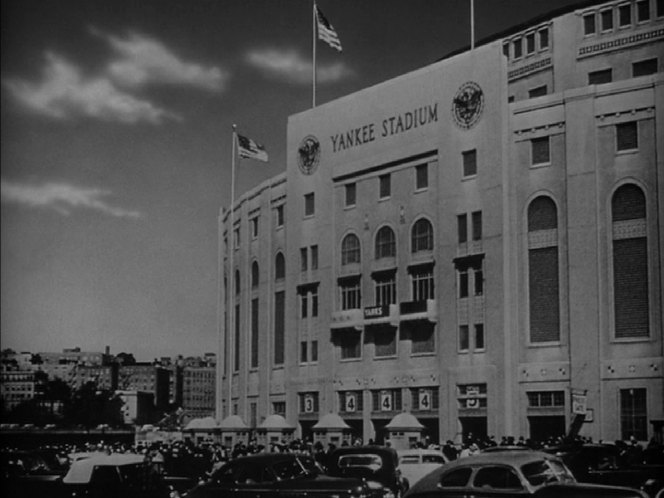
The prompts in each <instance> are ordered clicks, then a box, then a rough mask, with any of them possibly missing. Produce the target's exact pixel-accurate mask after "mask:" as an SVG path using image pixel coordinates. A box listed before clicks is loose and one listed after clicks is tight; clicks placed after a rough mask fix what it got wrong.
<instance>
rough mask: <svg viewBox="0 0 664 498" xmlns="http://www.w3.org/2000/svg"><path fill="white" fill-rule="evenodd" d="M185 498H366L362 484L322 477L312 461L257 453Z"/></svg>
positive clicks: (229, 466) (236, 462)
mask: <svg viewBox="0 0 664 498" xmlns="http://www.w3.org/2000/svg"><path fill="white" fill-rule="evenodd" d="M182 496H183V497H186V498H213V497H214V498H219V497H222V496H223V497H225V498H226V497H227V498H270V497H290V496H310V497H315V498H333V497H336V498H369V497H370V496H372V495H371V492H370V490H369V488H368V486H367V484H366V483H365V482H363V481H362V480H361V479H357V478H337V477H330V476H326V475H324V474H323V473H322V470H321V468H320V467H319V466H318V464H317V463H316V462H315V460H314V459H313V458H312V457H310V456H308V455H298V454H294V453H261V454H257V455H251V456H245V457H240V458H237V459H235V460H233V461H231V462H229V463H227V464H226V465H224V466H222V467H220V468H219V469H218V470H216V471H215V472H214V473H213V474H212V476H211V477H210V478H209V479H207V480H206V481H205V482H203V483H200V484H198V485H197V486H195V487H194V488H192V489H191V490H189V491H187V492H186V493H184V494H183V495H182Z"/></svg>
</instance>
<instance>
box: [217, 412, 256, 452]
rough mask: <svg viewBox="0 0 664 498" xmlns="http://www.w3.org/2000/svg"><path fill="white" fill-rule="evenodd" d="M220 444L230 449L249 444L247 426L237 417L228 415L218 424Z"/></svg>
mask: <svg viewBox="0 0 664 498" xmlns="http://www.w3.org/2000/svg"><path fill="white" fill-rule="evenodd" d="M219 430H220V432H221V444H223V445H224V446H225V447H226V448H232V447H233V446H235V445H236V444H238V443H243V444H245V445H246V444H249V426H247V424H245V423H244V420H242V419H241V418H240V417H239V416H238V415H229V416H228V417H226V418H225V419H224V420H222V421H221V423H220V424H219Z"/></svg>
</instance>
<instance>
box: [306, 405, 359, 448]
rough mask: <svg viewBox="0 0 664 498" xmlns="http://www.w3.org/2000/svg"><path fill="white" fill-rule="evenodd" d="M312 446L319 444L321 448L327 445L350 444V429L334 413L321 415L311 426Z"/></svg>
mask: <svg viewBox="0 0 664 498" xmlns="http://www.w3.org/2000/svg"><path fill="white" fill-rule="evenodd" d="M313 433H314V444H315V443H321V444H322V445H323V447H327V445H328V444H333V445H335V446H337V447H338V446H341V445H342V444H344V442H345V443H347V444H350V442H351V437H352V436H351V433H352V429H351V427H350V425H348V424H347V423H346V422H344V420H343V419H342V418H341V417H340V416H339V415H338V414H336V413H328V414H327V415H323V416H322V417H321V419H320V420H319V421H318V422H317V423H316V424H315V425H314V426H313Z"/></svg>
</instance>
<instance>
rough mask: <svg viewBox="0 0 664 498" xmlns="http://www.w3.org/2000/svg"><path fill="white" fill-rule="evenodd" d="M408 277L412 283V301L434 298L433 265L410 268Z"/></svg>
mask: <svg viewBox="0 0 664 498" xmlns="http://www.w3.org/2000/svg"><path fill="white" fill-rule="evenodd" d="M410 278H411V281H412V284H413V287H412V291H413V301H426V300H427V299H433V298H434V281H433V265H425V266H417V267H414V268H411V269H410Z"/></svg>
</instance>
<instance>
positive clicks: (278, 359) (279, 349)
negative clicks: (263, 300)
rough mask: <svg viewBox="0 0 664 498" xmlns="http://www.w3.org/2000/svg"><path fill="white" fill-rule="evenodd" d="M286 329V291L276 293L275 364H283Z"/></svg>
mask: <svg viewBox="0 0 664 498" xmlns="http://www.w3.org/2000/svg"><path fill="white" fill-rule="evenodd" d="M285 330H286V293H285V292H284V291H279V292H275V294H274V364H275V365H283V363H284V354H285V342H284V333H285Z"/></svg>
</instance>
